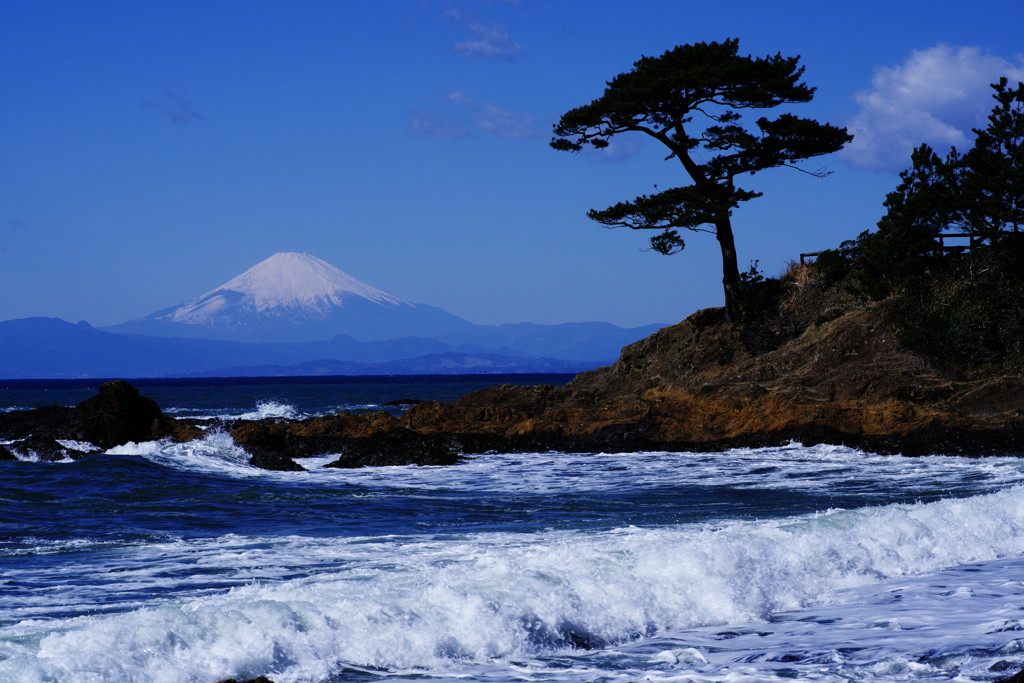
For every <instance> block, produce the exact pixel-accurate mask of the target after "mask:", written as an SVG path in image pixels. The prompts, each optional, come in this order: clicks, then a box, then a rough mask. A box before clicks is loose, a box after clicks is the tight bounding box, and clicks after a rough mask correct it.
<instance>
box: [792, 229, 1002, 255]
mask: <svg viewBox="0 0 1024 683" xmlns="http://www.w3.org/2000/svg"><path fill="white" fill-rule="evenodd" d="M950 239H966V240H968V241H967V244H946V240H950ZM985 240H986V238H985V237H982V236H981V235H979V234H977V233H970V232H947V233H943V234H941V235H939V236H938V237H937V238H936V240H935V241H936V243H937V245H938V246H937V249H936V252H937V253H938V254H939V255H944V254H954V253H963V252H967V251H970V250H971V249H974V248H975V247H976V246H978V245H979V244H981V243H982V242H984V241H985ZM826 251H839V252H843V251H853V248H852V247H838V248H836V249H825V250H822V251H808V252H805V253H803V254H800V263H810V262H811V261H813V260H814V259H816V258H817V257H819V256H821V255H822V254H824V253H825V252H826Z"/></svg>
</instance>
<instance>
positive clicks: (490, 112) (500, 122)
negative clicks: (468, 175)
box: [447, 91, 538, 140]
mask: <svg viewBox="0 0 1024 683" xmlns="http://www.w3.org/2000/svg"><path fill="white" fill-rule="evenodd" d="M447 99H448V100H449V101H450V102H454V103H455V104H458V105H459V106H461V107H462V108H463V109H465V110H466V111H468V112H470V113H471V114H472V115H473V119H474V121H473V122H474V124H475V125H476V127H477V128H478V129H479V130H480V131H481V132H484V133H489V134H491V135H495V136H497V137H499V138H505V139H507V140H526V139H528V138H536V137H538V132H537V131H536V130H535V129H534V127H533V119H532V118H531V117H530V116H528V115H526V114H516V113H513V112H510V111H506V110H505V109H501V108H499V107H496V106H494V105H493V104H479V103H477V102H474V101H473V100H471V99H470V98H468V97H466V95H465V94H463V93H462V92H461V91H456V92H453V93H449V94H448V97H447Z"/></svg>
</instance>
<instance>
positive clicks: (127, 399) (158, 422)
mask: <svg viewBox="0 0 1024 683" xmlns="http://www.w3.org/2000/svg"><path fill="white" fill-rule="evenodd" d="M66 430H67V431H66V433H67V434H68V438H71V439H75V440H77V441H87V442H89V443H92V444H96V445H97V446H99V447H100V448H103V449H107V448H113V447H114V446H120V445H121V444H125V443H128V442H129V441H153V440H155V439H162V438H163V437H165V436H170V435H171V434H172V433H173V432H174V423H172V422H171V420H169V419H168V418H167V417H165V416H164V414H163V412H161V410H160V408H159V406H157V404H156V402H155V401H153V399H150V398H146V397H144V396H142V395H140V394H139V390H138V389H136V388H135V387H133V386H132V385H131V384H128V382H125V381H124V380H114V381H113V382H107V383H106V384H104V385H103V386H101V387H100V390H99V393H97V394H96V395H95V396H93V397H91V398H88V399H86V400H84V401H82V402H81V403H79V404H78V406H77V407H76V408H75V410H74V412H73V414H72V419H71V422H70V424H69V425H67V427H66Z"/></svg>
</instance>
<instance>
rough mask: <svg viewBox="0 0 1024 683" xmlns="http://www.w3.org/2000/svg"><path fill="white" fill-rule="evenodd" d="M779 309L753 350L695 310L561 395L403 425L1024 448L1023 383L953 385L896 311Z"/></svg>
mask: <svg viewBox="0 0 1024 683" xmlns="http://www.w3.org/2000/svg"><path fill="white" fill-rule="evenodd" d="M808 290H810V291H808ZM808 299H810V301H808ZM840 303H841V302H840ZM788 306H789V309H788V310H787V305H785V304H784V305H783V306H782V307H781V308H780V311H779V312H778V314H777V315H778V316H782V317H788V320H787V321H786V325H787V326H788V335H787V334H783V335H781V338H780V339H779V338H777V339H776V341H777V343H776V344H775V345H774V348H770V349H767V350H762V351H760V352H756V353H755V352H752V351H751V350H750V349H751V346H752V345H753V346H756V344H752V343H751V341H750V336H751V328H750V327H749V326H748V327H746V328H744V327H740V326H736V325H731V324H729V323H726V322H724V321H723V320H722V319H721V318H722V316H721V314H720V312H719V311H716V310H713V309H712V310H705V311H700V312H698V313H696V314H694V315H692V316H690V318H688V319H687V320H685V321H683V322H681V323H679V324H677V325H674V326H672V327H669V328H665V329H663V330H661V331H659V332H657V333H656V334H654V335H652V336H651V337H648V338H647V339H644V340H641V341H639V342H637V343H635V344H633V345H631V346H629V347H626V348H625V349H623V351H622V354H621V357H620V359H619V360H618V362H616V363H615V364H614V365H611V366H609V367H606V368H601V369H598V370H594V371H591V372H586V373H582V374H580V375H579V376H577V377H576V378H575V379H574V380H573V381H571V382H570V383H569V384H568V385H567V386H565V387H560V388H554V387H543V386H540V387H516V386H502V387H495V388H491V389H484V390H481V391H477V392H474V393H472V394H469V395H467V396H465V397H463V398H461V399H458V400H456V401H454V402H452V403H438V402H427V403H424V404H421V405H418V406H414V407H412V408H410V409H409V411H407V413H406V414H405V424H406V426H408V427H410V428H412V429H415V430H417V431H419V432H422V433H427V434H442V433H443V434H462V435H473V438H475V439H476V440H477V442H478V443H480V444H482V446H484V447H486V446H487V445H488V444H490V445H491V446H495V445H497V447H499V448H500V447H504V446H511V447H517V446H521V447H543V446H544V445H545V444H548V445H550V447H551V448H554V449H585V450H619V449H621V450H636V449H663V448H664V449H683V448H685V449H719V448H724V447H729V446H758V445H774V444H778V443H784V442H787V441H789V440H798V441H802V442H803V443H805V444H809V443H817V442H831V443H844V444H849V445H854V446H858V447H863V448H868V449H873V450H878V451H886V452H904V453H924V452H966V453H981V452H986V451H993V450H999V451H1006V450H1019V449H1021V448H1022V446H1024V419H1022V417H1024V416H1022V411H1024V378H1022V377H1019V376H1006V375H1002V374H999V373H985V372H976V373H974V374H973V375H971V376H962V375H957V374H956V373H951V372H947V371H944V370H942V369H941V368H939V367H937V366H936V365H935V364H933V363H930V362H929V361H928V360H927V359H925V358H922V357H920V356H918V355H916V354H914V353H912V352H911V351H909V350H908V349H907V348H905V347H904V346H903V344H902V343H901V342H900V339H899V326H898V325H897V324H896V322H897V321H896V320H895V319H894V315H895V312H894V311H895V310H896V309H895V307H894V305H893V303H892V302H880V303H876V304H871V305H868V306H863V307H851V308H850V310H845V311H843V310H842V306H837V301H836V297H835V296H833V297H822V296H820V291H816V288H815V285H814V283H810V284H808V285H806V286H805V287H803V288H801V287H799V286H797V287H795V291H794V293H793V294H792V295H791V296H790V297H789V300H788ZM794 307H795V308H794ZM794 311H795V312H796V313H798V315H793V313H794ZM801 316H802V317H801ZM777 323H778V321H777V320H776V321H773V322H772V324H773V325H775V326H776V327H778V326H779V325H778V324H777ZM755 331H756V330H755ZM762 333H764V330H762ZM776 337H779V335H776ZM469 441H472V439H470V440H469Z"/></svg>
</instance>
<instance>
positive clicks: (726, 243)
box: [715, 215, 743, 323]
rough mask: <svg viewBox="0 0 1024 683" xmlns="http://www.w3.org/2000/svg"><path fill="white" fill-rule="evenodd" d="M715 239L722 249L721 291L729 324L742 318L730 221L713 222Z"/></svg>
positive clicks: (740, 293)
mask: <svg viewBox="0 0 1024 683" xmlns="http://www.w3.org/2000/svg"><path fill="white" fill-rule="evenodd" d="M715 237H716V238H717V239H718V246H719V247H721V249H722V289H723V290H724V292H725V317H726V319H727V320H728V321H729V322H733V323H735V322H739V321H740V318H741V317H742V315H743V314H742V311H741V309H740V296H741V295H742V283H741V282H740V269H739V266H738V265H737V263H736V241H735V240H734V239H733V235H732V221H731V220H729V216H728V215H725V216H722V217H720V218H718V220H716V221H715Z"/></svg>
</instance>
